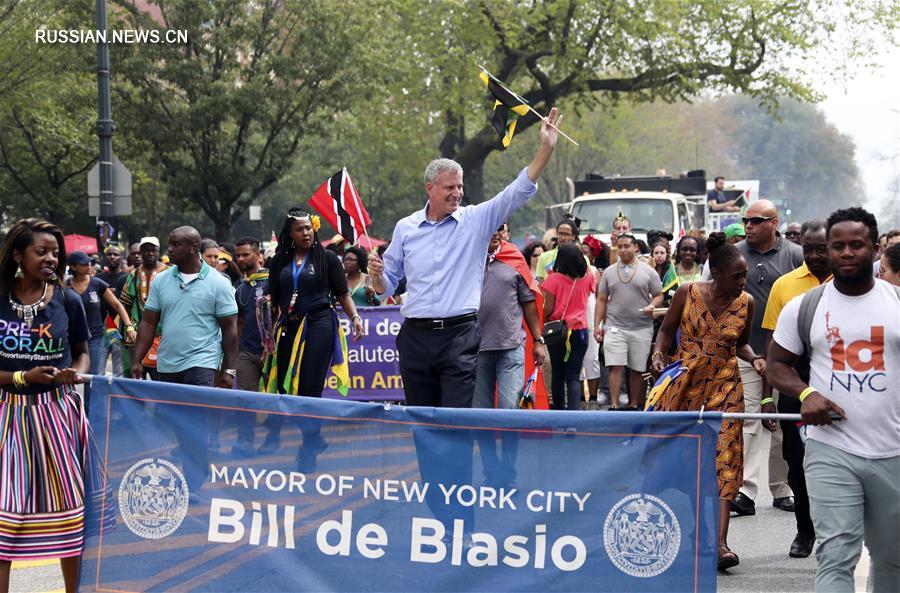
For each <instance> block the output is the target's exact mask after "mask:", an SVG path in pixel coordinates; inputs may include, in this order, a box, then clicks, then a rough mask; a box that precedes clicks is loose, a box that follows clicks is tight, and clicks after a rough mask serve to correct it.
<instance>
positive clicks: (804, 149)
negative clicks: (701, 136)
mask: <svg viewBox="0 0 900 593" xmlns="http://www.w3.org/2000/svg"><path fill="white" fill-rule="evenodd" d="M725 107H726V109H727V110H728V112H729V113H730V116H731V118H732V120H733V121H735V122H736V124H737V126H736V130H735V133H734V136H733V137H732V139H731V143H730V150H729V152H730V154H731V155H732V157H733V158H734V159H735V161H736V162H737V163H738V170H740V171H741V172H742V174H743V175H744V176H746V177H748V178H751V179H759V180H760V191H761V193H763V195H765V196H767V197H774V198H779V199H780V200H783V201H784V203H785V205H786V207H788V208H790V210H791V212H790V219H791V220H808V219H810V218H823V217H824V216H827V214H828V213H829V212H831V211H832V210H836V209H838V208H843V207H846V205H848V204H859V205H862V204H863V203H864V202H865V193H864V191H863V188H862V184H861V183H860V179H859V169H858V168H857V166H856V160H855V151H856V148H855V146H854V144H853V141H852V140H851V139H850V138H849V137H848V136H845V135H844V134H841V133H840V132H839V131H838V130H837V128H835V127H834V126H833V125H831V124H829V123H828V122H827V121H826V120H825V116H824V115H823V114H822V112H820V111H819V110H818V109H816V108H815V107H813V106H811V105H807V104H804V103H800V102H798V101H794V100H783V101H782V102H781V108H780V111H779V117H778V118H774V117H772V116H770V115H769V114H767V113H766V112H765V111H764V110H762V109H760V108H759V106H757V105H755V104H754V103H753V102H752V101H750V100H748V99H746V98H742V97H735V98H732V99H729V100H728V101H726V102H725ZM823 215H824V216H823ZM783 216H784V214H783Z"/></svg>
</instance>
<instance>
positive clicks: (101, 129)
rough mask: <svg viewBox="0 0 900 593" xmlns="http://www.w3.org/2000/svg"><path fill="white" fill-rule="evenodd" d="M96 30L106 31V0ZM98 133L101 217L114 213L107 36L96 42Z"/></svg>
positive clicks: (101, 3) (99, 7) (99, 3)
mask: <svg viewBox="0 0 900 593" xmlns="http://www.w3.org/2000/svg"><path fill="white" fill-rule="evenodd" d="M97 30H98V31H106V30H107V21H106V0H97ZM97 96H98V105H97V106H98V117H97V137H98V138H99V139H100V162H99V165H100V220H109V219H110V218H111V217H112V216H113V178H112V175H113V155H112V135H113V131H114V130H115V124H113V121H112V115H111V113H110V111H111V108H110V101H109V45H108V44H107V42H106V39H104V38H102V37H101V38H100V39H98V42H97Z"/></svg>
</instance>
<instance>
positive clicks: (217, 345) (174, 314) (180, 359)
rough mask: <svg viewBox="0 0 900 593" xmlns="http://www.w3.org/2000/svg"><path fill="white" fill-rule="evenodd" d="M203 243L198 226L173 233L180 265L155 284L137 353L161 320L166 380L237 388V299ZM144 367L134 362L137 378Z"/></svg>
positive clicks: (173, 255) (172, 253)
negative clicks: (202, 250) (204, 257)
mask: <svg viewBox="0 0 900 593" xmlns="http://www.w3.org/2000/svg"><path fill="white" fill-rule="evenodd" d="M199 249H200V233H198V232H197V230H196V229H195V228H193V227H180V228H177V229H175V230H174V231H172V234H171V235H169V260H170V261H171V263H172V264H174V265H173V267H171V268H169V269H168V270H166V271H164V272H162V273H161V274H159V275H158V276H157V277H156V279H155V280H154V283H153V284H151V285H150V295H149V296H148V297H147V303H146V305H144V317H143V319H142V320H141V327H140V329H139V331H138V339H137V343H136V345H135V358H136V359H137V360H141V358H142V357H143V355H144V354H145V353H146V351H147V349H148V348H149V347H150V342H151V341H152V334H150V333H147V335H144V330H145V328H146V331H147V332H150V330H152V328H153V327H155V324H156V323H157V322H159V323H161V326H162V332H161V333H162V339H161V340H160V343H159V358H158V360H157V369H158V370H159V376H160V379H161V380H163V381H168V382H170V383H183V384H188V385H207V386H213V385H215V386H217V387H222V388H224V389H231V387H232V384H233V380H234V375H235V370H234V369H235V367H236V366H237V344H238V336H237V311H238V309H237V302H235V300H234V291H233V290H232V288H231V284H230V283H229V282H228V280H227V279H226V278H225V277H224V276H222V275H221V274H218V273H215V270H213V269H212V268H210V267H209V265H207V264H206V262H204V261H203V260H201V259H200V253H199ZM145 322H146V323H145ZM223 355H224V363H223ZM140 372H142V369H141V368H140V365H139V364H138V365H137V367H136V368H135V367H134V365H133V368H132V375H133V376H134V377H135V378H139V376H140V375H139V374H138V373H140Z"/></svg>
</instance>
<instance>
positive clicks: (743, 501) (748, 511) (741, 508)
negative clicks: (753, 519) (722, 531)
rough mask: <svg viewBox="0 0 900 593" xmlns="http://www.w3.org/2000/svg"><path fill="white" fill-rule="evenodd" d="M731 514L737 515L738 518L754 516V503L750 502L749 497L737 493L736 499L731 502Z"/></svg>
mask: <svg viewBox="0 0 900 593" xmlns="http://www.w3.org/2000/svg"><path fill="white" fill-rule="evenodd" d="M731 512H732V513H737V514H738V516H739V517H742V516H746V515H755V514H756V503H755V502H753V501H752V500H750V497H749V496H747V495H746V494H744V493H743V492H739V493H738V495H737V498H735V499H734V500H732V501H731Z"/></svg>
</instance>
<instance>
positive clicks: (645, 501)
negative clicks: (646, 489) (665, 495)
mask: <svg viewBox="0 0 900 593" xmlns="http://www.w3.org/2000/svg"><path fill="white" fill-rule="evenodd" d="M603 545H604V546H605V547H606V553H607V554H608V555H609V559H610V560H611V561H612V563H613V564H614V565H615V566H616V568H618V569H619V570H621V571H622V572H624V573H625V574H627V575H630V576H633V577H641V578H650V577H655V576H658V575H660V574H662V573H663V572H665V571H666V570H667V569H668V568H669V567H670V566H671V565H672V562H674V561H675V557H676V556H677V555H678V549H679V547H680V545H681V527H680V526H679V525H678V519H677V518H676V517H675V513H673V512H672V509H670V508H669V505H667V504H666V503H664V502H663V501H662V500H660V499H659V498H657V497H655V496H651V495H649V494H631V495H629V496H626V497H625V498H623V499H622V500H620V501H619V502H618V503H616V504H615V506H613V508H612V510H610V511H609V514H608V515H607V516H606V522H605V523H604V524H603Z"/></svg>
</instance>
